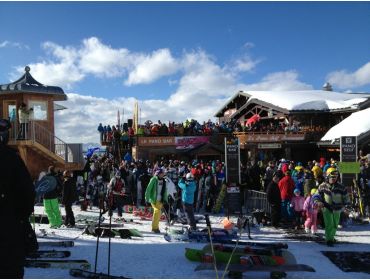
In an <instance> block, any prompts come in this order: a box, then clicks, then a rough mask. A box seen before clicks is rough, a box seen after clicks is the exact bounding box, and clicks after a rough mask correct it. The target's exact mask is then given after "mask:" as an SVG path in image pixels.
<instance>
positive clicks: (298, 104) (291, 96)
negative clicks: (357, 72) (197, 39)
mask: <svg viewBox="0 0 370 280" xmlns="http://www.w3.org/2000/svg"><path fill="white" fill-rule="evenodd" d="M238 95H244V96H246V97H247V98H248V101H247V103H252V102H258V101H263V102H266V103H270V104H272V105H275V106H277V107H280V108H282V109H285V110H288V111H303V110H319V111H328V110H329V111H331V110H340V109H358V105H359V104H360V103H363V102H365V101H367V100H368V99H370V94H359V93H356V94H354V93H341V92H335V91H325V90H304V91H239V92H238V93H236V94H235V95H233V96H232V97H231V98H230V99H229V100H228V102H227V103H226V104H225V105H224V106H223V107H222V108H221V109H220V110H219V111H218V112H217V113H216V115H218V114H219V113H221V112H222V110H223V109H224V108H226V107H227V105H228V104H229V103H230V102H232V101H233V100H234V99H235V97H236V96H238Z"/></svg>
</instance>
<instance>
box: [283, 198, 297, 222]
mask: <svg viewBox="0 0 370 280" xmlns="http://www.w3.org/2000/svg"><path fill="white" fill-rule="evenodd" d="M281 217H282V218H284V219H285V220H292V218H293V217H294V210H293V209H292V207H290V200H288V199H284V200H282V201H281Z"/></svg>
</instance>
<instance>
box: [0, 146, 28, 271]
mask: <svg viewBox="0 0 370 280" xmlns="http://www.w3.org/2000/svg"><path fill="white" fill-rule="evenodd" d="M0 159H1V160H0V178H1V180H0V220H1V223H2V225H3V227H5V225H6V229H5V228H2V230H0V260H1V262H0V271H5V270H6V269H8V270H9V268H16V269H18V268H21V267H23V264H24V259H25V236H26V233H25V222H24V221H28V218H29V216H30V215H31V213H32V212H33V205H34V202H35V187H34V185H33V183H32V179H31V176H30V174H29V172H28V170H27V168H26V166H25V164H24V162H23V160H22V159H21V157H20V156H19V155H18V154H17V152H16V151H15V150H13V149H12V148H10V147H8V146H4V145H0Z"/></svg>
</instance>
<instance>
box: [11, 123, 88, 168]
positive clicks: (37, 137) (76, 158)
mask: <svg viewBox="0 0 370 280" xmlns="http://www.w3.org/2000/svg"><path fill="white" fill-rule="evenodd" d="M22 129H23V131H22ZM22 140H27V141H31V142H33V143H38V144H39V145H41V146H43V147H44V148H46V149H47V150H49V151H50V152H52V153H53V154H54V155H56V156H58V157H59V158H61V159H62V160H63V161H64V162H66V163H76V162H80V158H82V151H79V152H78V153H77V155H74V153H73V151H72V150H71V147H70V145H71V144H67V143H65V142H64V141H63V140H61V139H60V138H58V137H56V136H55V135H54V134H53V133H51V132H50V131H49V130H47V129H46V128H45V127H43V126H41V125H40V124H38V123H37V122H35V121H30V122H29V123H28V125H27V127H22V126H21V125H19V124H17V123H16V122H14V123H12V129H11V130H10V141H22Z"/></svg>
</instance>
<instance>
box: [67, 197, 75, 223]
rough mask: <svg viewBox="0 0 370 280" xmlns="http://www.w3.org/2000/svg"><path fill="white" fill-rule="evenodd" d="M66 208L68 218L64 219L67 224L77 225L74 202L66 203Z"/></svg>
mask: <svg viewBox="0 0 370 280" xmlns="http://www.w3.org/2000/svg"><path fill="white" fill-rule="evenodd" d="M64 209H65V210H66V219H65V221H64V224H65V225H66V226H68V225H71V226H74V225H75V216H74V215H73V211H72V204H70V203H68V204H65V205H64Z"/></svg>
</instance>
